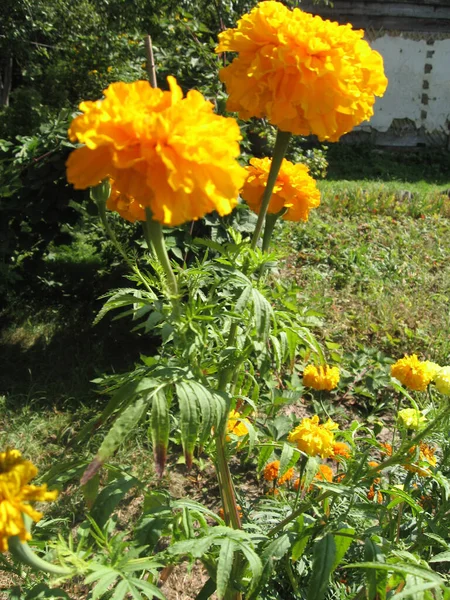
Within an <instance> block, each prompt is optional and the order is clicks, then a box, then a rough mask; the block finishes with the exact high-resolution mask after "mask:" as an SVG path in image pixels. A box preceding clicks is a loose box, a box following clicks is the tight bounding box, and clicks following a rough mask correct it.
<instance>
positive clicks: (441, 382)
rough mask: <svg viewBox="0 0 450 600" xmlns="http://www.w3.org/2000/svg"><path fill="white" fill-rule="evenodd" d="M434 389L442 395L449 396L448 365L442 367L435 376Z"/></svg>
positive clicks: (449, 371) (449, 369)
mask: <svg viewBox="0 0 450 600" xmlns="http://www.w3.org/2000/svg"><path fill="white" fill-rule="evenodd" d="M435 383H436V389H437V390H438V392H440V393H441V394H444V396H450V367H442V369H440V370H439V371H438V372H437V374H436V376H435Z"/></svg>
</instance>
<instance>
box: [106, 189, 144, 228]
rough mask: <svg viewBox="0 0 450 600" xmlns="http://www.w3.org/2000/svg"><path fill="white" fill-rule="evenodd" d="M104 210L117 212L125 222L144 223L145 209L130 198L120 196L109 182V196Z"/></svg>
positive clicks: (124, 195) (123, 195)
mask: <svg viewBox="0 0 450 600" xmlns="http://www.w3.org/2000/svg"><path fill="white" fill-rule="evenodd" d="M106 208H108V209H109V210H113V211H115V212H118V213H119V215H120V216H121V217H122V218H123V219H125V220H126V221H130V222H131V223H134V222H135V221H145V220H146V216H145V207H144V206H142V205H141V204H139V202H137V201H136V200H135V199H134V198H133V197H132V196H127V195H126V194H122V193H121V192H120V191H119V190H118V189H117V187H116V185H115V183H114V181H113V180H111V194H110V196H109V198H108V200H107V202H106Z"/></svg>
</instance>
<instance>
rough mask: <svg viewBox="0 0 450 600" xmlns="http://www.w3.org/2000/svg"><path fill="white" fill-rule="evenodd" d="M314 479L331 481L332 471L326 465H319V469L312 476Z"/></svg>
mask: <svg viewBox="0 0 450 600" xmlns="http://www.w3.org/2000/svg"><path fill="white" fill-rule="evenodd" d="M314 479H318V480H319V481H328V482H330V483H331V482H332V481H333V471H332V469H331V467H329V466H328V465H319V470H318V471H317V473H316V474H315V476H314Z"/></svg>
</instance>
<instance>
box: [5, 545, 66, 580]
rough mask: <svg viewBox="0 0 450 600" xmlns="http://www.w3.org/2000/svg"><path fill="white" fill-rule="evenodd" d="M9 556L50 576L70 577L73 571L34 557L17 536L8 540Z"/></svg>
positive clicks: (27, 546)
mask: <svg viewBox="0 0 450 600" xmlns="http://www.w3.org/2000/svg"><path fill="white" fill-rule="evenodd" d="M8 545H9V551H10V552H11V555H12V556H13V557H14V558H15V559H16V560H18V561H19V562H21V563H23V564H25V565H28V566H29V567H31V568H32V569H35V570H36V571H44V572H45V573H51V574H52V575H70V574H73V571H71V570H70V569H67V568H65V567H61V566H59V565H54V564H52V563H49V562H47V561H46V560H44V559H42V558H40V557H39V556H36V554H35V553H34V552H33V551H32V550H31V548H30V547H29V545H28V544H27V543H26V542H21V541H20V539H19V538H18V536H12V537H10V538H9V540H8Z"/></svg>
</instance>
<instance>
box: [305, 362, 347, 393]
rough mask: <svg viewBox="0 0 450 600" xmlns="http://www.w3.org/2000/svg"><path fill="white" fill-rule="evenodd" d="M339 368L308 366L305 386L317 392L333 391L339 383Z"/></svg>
mask: <svg viewBox="0 0 450 600" xmlns="http://www.w3.org/2000/svg"><path fill="white" fill-rule="evenodd" d="M339 378H340V374H339V369H338V368H337V367H330V366H328V365H325V366H316V365H308V366H307V367H306V368H305V370H304V371H303V385H306V386H308V387H312V388H314V389H315V390H327V391H330V390H333V389H334V388H335V387H336V386H337V384H338V383H339Z"/></svg>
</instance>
